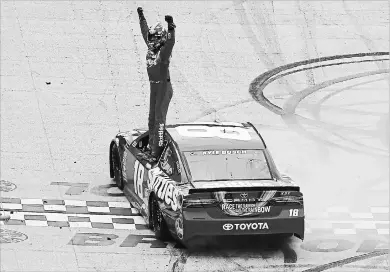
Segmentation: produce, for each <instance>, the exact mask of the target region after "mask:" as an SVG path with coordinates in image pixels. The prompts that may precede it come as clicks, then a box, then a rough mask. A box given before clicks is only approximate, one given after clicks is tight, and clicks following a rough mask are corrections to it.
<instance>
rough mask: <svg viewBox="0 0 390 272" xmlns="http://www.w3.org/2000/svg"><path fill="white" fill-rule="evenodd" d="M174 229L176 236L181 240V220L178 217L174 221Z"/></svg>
mask: <svg viewBox="0 0 390 272" xmlns="http://www.w3.org/2000/svg"><path fill="white" fill-rule="evenodd" d="M175 229H176V234H177V237H179V239H183V232H184V230H183V219H182V218H181V217H178V218H177V219H176V221H175Z"/></svg>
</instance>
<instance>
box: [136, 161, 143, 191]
mask: <svg viewBox="0 0 390 272" xmlns="http://www.w3.org/2000/svg"><path fill="white" fill-rule="evenodd" d="M144 173H145V168H144V166H143V165H142V164H141V163H140V162H139V161H137V160H136V161H135V164H134V192H135V193H136V194H137V195H138V196H139V197H140V198H143V197H144V194H143V190H142V183H143V181H144Z"/></svg>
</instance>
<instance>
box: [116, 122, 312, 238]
mask: <svg viewBox="0 0 390 272" xmlns="http://www.w3.org/2000/svg"><path fill="white" fill-rule="evenodd" d="M165 133H166V138H165V139H166V141H165V143H164V151H163V153H162V155H161V156H160V158H159V160H158V163H157V164H156V165H154V166H153V167H152V166H151V165H150V164H149V163H148V161H147V160H145V150H146V147H147V144H148V140H149V133H148V131H146V130H142V129H136V130H133V131H128V132H121V133H118V134H117V135H116V137H115V138H114V139H113V140H112V141H111V144H110V148H109V164H110V176H111V178H114V180H115V182H116V184H117V186H118V187H119V188H120V189H122V190H123V191H124V194H125V195H126V197H127V199H128V200H129V201H130V203H131V204H132V205H133V206H134V207H135V208H136V209H138V211H139V213H140V214H141V215H142V216H143V217H144V219H145V221H146V223H147V225H148V227H149V228H150V229H151V230H152V231H154V233H155V236H156V237H157V238H158V239H161V240H166V239H169V238H172V237H173V238H174V239H176V240H178V241H179V242H180V243H182V244H183V245H186V244H187V242H189V241H190V240H191V239H193V238H196V237H199V236H220V235H228V236H230V235H266V234H280V235H287V236H291V235H295V236H297V237H298V238H300V239H301V240H303V239H304V230H305V222H304V220H305V215H304V206H303V195H302V193H301V192H300V187H299V186H298V185H297V184H295V183H294V182H293V181H292V179H291V178H289V177H288V176H286V175H281V174H280V173H279V171H278V170H277V168H276V166H275V163H274V161H273V159H272V157H271V154H270V152H269V151H268V149H267V146H266V144H265V142H264V140H263V138H262V136H261V135H260V133H259V131H258V130H257V129H256V128H255V127H254V126H253V125H252V124H251V123H249V122H247V123H233V122H200V123H180V124H175V125H169V126H167V127H166V131H165Z"/></svg>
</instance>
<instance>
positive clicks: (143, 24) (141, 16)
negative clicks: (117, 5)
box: [137, 7, 149, 45]
mask: <svg viewBox="0 0 390 272" xmlns="http://www.w3.org/2000/svg"><path fill="white" fill-rule="evenodd" d="M137 13H138V17H139V25H140V27H141V33H142V37H143V38H144V41H145V43H146V45H147V44H148V31H149V27H148V23H147V22H146V18H145V16H144V11H143V9H142V8H141V7H138V8H137Z"/></svg>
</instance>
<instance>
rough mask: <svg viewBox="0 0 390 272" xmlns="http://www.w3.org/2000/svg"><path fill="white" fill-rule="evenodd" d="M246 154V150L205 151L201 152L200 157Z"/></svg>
mask: <svg viewBox="0 0 390 272" xmlns="http://www.w3.org/2000/svg"><path fill="white" fill-rule="evenodd" d="M246 153H247V151H246V150H206V151H203V152H202V155H235V154H246Z"/></svg>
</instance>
